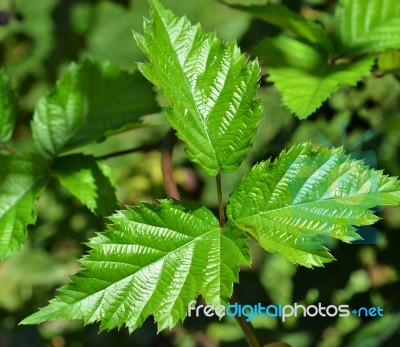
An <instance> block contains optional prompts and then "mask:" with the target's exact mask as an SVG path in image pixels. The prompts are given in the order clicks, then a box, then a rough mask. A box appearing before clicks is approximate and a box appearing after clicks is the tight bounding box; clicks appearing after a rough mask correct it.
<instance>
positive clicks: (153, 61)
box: [135, 0, 262, 175]
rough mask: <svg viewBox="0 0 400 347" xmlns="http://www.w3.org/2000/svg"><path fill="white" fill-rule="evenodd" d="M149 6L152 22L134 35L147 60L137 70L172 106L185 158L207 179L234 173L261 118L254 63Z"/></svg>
mask: <svg viewBox="0 0 400 347" xmlns="http://www.w3.org/2000/svg"><path fill="white" fill-rule="evenodd" d="M150 3H151V11H152V20H151V21H145V23H144V31H145V33H144V35H139V34H135V39H136V41H137V43H138V45H139V47H140V48H141V49H142V50H143V52H144V53H145V54H146V55H147V57H148V58H149V62H148V63H142V64H139V69H140V71H141V72H142V73H143V75H144V76H145V77H146V78H148V79H149V80H150V81H151V82H153V83H154V84H155V85H156V86H158V87H159V88H161V89H162V91H163V93H164V94H165V96H166V97H167V98H168V99H169V101H170V102H171V104H172V107H171V108H167V109H166V110H165V113H166V117H167V119H168V121H169V122H170V123H171V125H172V127H173V128H175V129H176V130H177V135H178V137H179V138H180V139H182V140H183V141H185V142H186V144H187V148H186V151H187V154H188V156H189V158H190V159H191V160H192V161H194V162H196V163H199V164H200V165H201V166H202V167H203V168H204V169H205V170H206V172H207V173H208V174H209V175H216V174H217V172H218V171H219V170H222V171H233V170H235V169H236V168H237V167H238V166H239V165H240V163H241V162H242V160H243V159H244V158H245V156H246V153H247V151H248V150H249V148H250V141H251V138H252V137H253V135H254V133H255V130H256V125H257V123H258V122H259V120H260V119H261V114H262V112H261V102H260V100H258V99H257V100H255V99H254V97H255V92H256V89H257V86H258V79H259V75H260V68H259V65H258V63H257V61H248V60H247V59H246V58H245V57H244V56H243V55H242V54H241V53H240V50H239V49H238V47H237V46H236V43H235V42H229V43H227V44H226V45H225V44H223V43H222V42H221V41H219V40H218V39H217V38H216V36H215V34H213V33H211V34H207V35H206V34H204V33H203V32H202V30H201V28H200V26H199V25H196V26H191V24H190V23H189V21H188V20H187V19H186V18H177V17H175V16H174V15H173V14H172V13H171V12H170V11H167V10H165V9H164V8H163V7H162V6H161V5H160V3H159V2H157V1H156V0H151V1H150Z"/></svg>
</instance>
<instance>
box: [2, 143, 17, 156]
mask: <svg viewBox="0 0 400 347" xmlns="http://www.w3.org/2000/svg"><path fill="white" fill-rule="evenodd" d="M1 149H2V150H3V151H6V152H10V153H11V154H17V151H16V150H14V149H12V148H10V147H8V146H6V145H2V146H1Z"/></svg>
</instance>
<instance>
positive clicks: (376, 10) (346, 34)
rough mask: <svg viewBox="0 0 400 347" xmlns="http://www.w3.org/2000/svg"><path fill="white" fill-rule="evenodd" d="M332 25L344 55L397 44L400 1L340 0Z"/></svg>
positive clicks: (381, 49)
mask: <svg viewBox="0 0 400 347" xmlns="http://www.w3.org/2000/svg"><path fill="white" fill-rule="evenodd" d="M334 28H335V34H336V36H337V39H338V40H339V44H340V46H341V47H340V51H341V53H342V54H345V55H355V54H360V53H369V52H381V51H384V50H386V49H388V48H400V1H398V0H340V1H339V3H338V4H337V6H336V11H335V16H334Z"/></svg>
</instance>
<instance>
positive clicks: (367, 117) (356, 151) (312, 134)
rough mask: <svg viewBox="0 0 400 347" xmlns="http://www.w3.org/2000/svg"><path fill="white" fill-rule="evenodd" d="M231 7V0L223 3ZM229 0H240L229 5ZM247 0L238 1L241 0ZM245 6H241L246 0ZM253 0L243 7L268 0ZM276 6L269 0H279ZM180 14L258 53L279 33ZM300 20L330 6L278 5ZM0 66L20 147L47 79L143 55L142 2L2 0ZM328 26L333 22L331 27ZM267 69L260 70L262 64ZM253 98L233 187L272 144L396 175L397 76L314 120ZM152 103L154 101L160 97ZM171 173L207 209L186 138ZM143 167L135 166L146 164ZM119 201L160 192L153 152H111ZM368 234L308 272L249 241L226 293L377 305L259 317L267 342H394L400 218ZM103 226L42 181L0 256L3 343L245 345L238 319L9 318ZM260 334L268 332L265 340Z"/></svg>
mask: <svg viewBox="0 0 400 347" xmlns="http://www.w3.org/2000/svg"><path fill="white" fill-rule="evenodd" d="M230 2H231V3H233V2H234V1H230ZM237 2H239V1H237ZM245 2H246V1H242V3H245ZM248 2H249V1H247V2H246V3H248ZM265 2H266V1H262V0H257V1H253V3H265ZM275 2H279V1H275ZM163 3H164V4H165V5H166V6H167V7H169V8H171V9H172V10H173V11H174V12H175V13H176V14H179V15H181V14H185V15H186V16H187V17H188V18H189V19H190V20H191V21H192V22H193V23H196V22H200V23H201V24H202V26H203V27H204V28H205V29H206V30H209V31H214V30H216V32H217V34H218V36H219V37H221V38H223V39H225V40H230V39H233V38H235V39H236V40H238V42H239V45H240V47H242V49H243V50H244V51H248V52H249V53H251V54H254V52H255V50H254V47H255V45H257V43H258V42H259V41H260V40H261V38H263V37H265V36H267V35H268V36H270V35H276V34H278V33H279V29H277V27H275V26H272V25H269V24H267V23H266V22H264V21H261V20H259V19H256V18H255V17H252V16H251V15H250V14H248V13H245V12H241V11H238V10H234V9H232V8H229V7H228V6H226V5H224V4H221V3H218V2H216V1H214V0H191V1H178V0H164V1H163ZM282 3H284V4H285V5H287V6H288V7H289V8H291V9H292V10H294V11H296V12H298V13H301V14H302V15H304V16H306V17H308V18H311V19H314V20H315V19H316V20H318V21H320V22H322V23H324V24H326V23H328V24H329V20H330V17H329V13H332V11H333V9H334V6H335V5H336V1H329V0H303V1H290V0H288V1H283V0H282ZM0 10H1V11H3V12H2V13H1V14H0V22H1V26H0V66H2V67H3V68H4V69H5V70H6V72H7V73H8V75H9V76H10V77H11V78H12V81H13V84H14V85H16V86H17V89H18V92H19V95H20V102H19V111H18V124H17V127H16V130H15V134H14V140H13V143H12V144H11V145H10V147H12V148H14V149H15V150H17V151H18V150H23V149H25V148H26V147H28V146H29V145H30V143H31V142H30V139H31V134H30V130H29V123H30V121H31V119H32V114H33V108H34V106H35V104H36V102H37V100H38V99H39V98H40V97H41V96H42V95H43V94H44V93H45V92H46V91H47V90H48V89H49V88H50V87H52V86H53V85H54V84H55V81H56V80H57V78H58V77H59V76H60V75H61V74H62V72H63V71H64V70H65V68H66V67H67V65H68V64H69V63H70V62H71V61H80V60H81V59H83V58H84V57H90V58H92V59H97V60H108V61H110V62H112V63H114V64H117V65H118V66H120V67H122V68H124V69H127V70H134V69H135V61H141V60H143V59H144V57H143V56H142V54H141V53H140V51H139V49H138V47H136V45H135V43H134V40H133V38H132V29H134V30H136V31H141V26H142V18H143V16H144V15H147V12H148V6H147V3H146V1H144V0H121V1H100V0H98V1H97V0H91V1H90V0H79V1H77V0H68V1H67V0H41V1H25V0H20V1H11V0H0ZM328 26H329V25H328ZM263 66H264V72H265V74H268V65H265V64H264V65H263ZM260 96H261V98H262V100H263V103H264V110H265V117H264V119H263V121H262V124H261V126H260V127H259V130H258V133H257V135H256V138H255V139H254V146H253V149H252V151H251V153H250V155H249V157H248V158H247V159H246V161H245V162H244V163H243V165H242V167H241V168H240V170H239V171H238V172H235V173H233V174H225V175H224V181H223V186H224V191H225V192H229V191H231V190H232V187H233V186H234V184H235V183H236V182H237V180H238V178H239V177H240V175H241V174H242V173H243V172H245V171H246V170H247V169H248V168H249V167H250V166H251V165H252V164H254V163H255V162H257V161H259V160H261V159H265V158H268V157H275V156H276V155H277V154H278V153H279V152H280V151H281V149H282V148H284V147H287V146H290V145H293V144H295V143H298V142H305V141H312V142H313V143H317V144H325V145H328V146H344V147H345V149H346V150H347V151H348V152H349V153H353V155H354V156H357V157H361V158H364V159H366V161H367V162H368V163H370V164H371V165H372V166H374V167H378V168H381V169H384V170H385V171H386V172H387V173H388V174H390V175H395V176H397V175H399V173H400V160H399V159H400V83H399V80H398V78H397V77H396V75H395V74H383V73H381V71H379V70H378V69H375V70H374V72H373V73H372V75H371V77H369V78H366V79H365V80H364V81H363V82H361V83H358V84H357V86H356V87H355V88H352V87H341V88H340V90H339V91H338V92H337V93H335V94H334V95H333V96H332V97H331V98H330V99H329V101H328V102H326V103H324V104H323V106H322V107H321V108H319V109H318V111H317V112H315V113H314V114H313V115H312V116H311V117H309V118H307V119H306V120H302V121H300V120H299V119H298V118H296V117H295V116H294V115H293V114H292V113H291V112H290V111H289V110H288V109H287V108H286V107H285V106H283V105H282V101H281V95H280V94H279V93H278V92H277V91H276V89H275V87H274V86H273V85H272V84H271V83H269V82H265V80H264V79H263V81H262V88H261V91H260ZM161 102H162V100H161ZM151 117H152V119H153V120H156V121H157V122H158V123H159V126H156V127H149V128H148V129H144V130H143V129H141V130H136V131H135V130H133V131H129V132H125V133H123V134H121V135H117V136H114V137H111V138H109V139H107V140H106V141H104V142H102V143H101V144H100V145H96V146H87V148H85V152H86V153H88V154H94V155H96V156H102V155H105V154H108V153H112V152H115V151H119V150H124V149H129V148H135V147H138V146H140V145H143V144H146V143H156V142H158V141H159V140H160V139H161V138H162V136H163V135H164V134H165V132H166V131H167V129H168V126H167V124H166V123H165V122H164V121H163V118H162V117H160V115H157V114H156V115H152V116H151ZM174 161H175V164H176V166H175V176H176V179H177V181H178V184H179V188H180V189H181V192H182V195H183V196H186V197H189V198H192V199H199V200H200V201H201V202H203V203H204V204H207V205H209V206H211V207H214V208H215V207H216V206H217V201H216V196H215V195H216V194H215V191H214V189H215V188H214V181H213V180H212V179H211V178H208V176H207V175H206V174H205V173H204V171H202V170H201V169H200V168H198V167H197V166H195V165H194V164H192V163H191V162H189V161H188V160H187V159H186V157H185V155H184V153H183V148H182V144H178V145H177V146H176V150H175V155H174ZM144 163H145V164H144ZM108 164H109V165H110V166H111V167H112V175H113V177H114V179H115V181H116V184H117V195H118V201H119V203H120V205H121V206H123V205H125V204H136V203H137V202H138V201H139V200H148V201H151V200H153V199H156V198H163V197H165V192H164V189H163V185H162V177H161V171H160V155H159V152H158V150H151V151H147V152H144V153H134V154H130V155H124V156H118V157H115V158H110V159H108ZM380 215H381V217H383V220H382V221H380V222H378V223H377V224H376V225H375V228H371V227H368V228H362V229H360V233H361V234H362V235H363V237H364V239H365V241H364V242H362V243H360V244H352V245H346V244H332V245H331V247H332V252H333V255H334V256H335V258H337V259H338V261H336V262H334V263H330V264H328V265H326V267H325V268H317V269H314V270H310V269H306V268H301V267H296V266H295V265H293V264H291V263H289V262H288V261H286V260H285V259H283V258H282V257H281V256H280V255H271V254H265V252H263V251H261V250H260V249H259V248H257V247H256V246H254V247H253V254H254V256H253V259H254V262H253V266H252V267H251V268H243V270H242V271H241V274H240V286H238V287H237V289H236V291H237V294H238V296H239V298H240V300H241V301H242V302H243V303H246V304H255V303H258V302H262V303H265V304H268V303H278V302H282V303H283V304H285V303H287V304H292V303H294V302H298V303H302V304H312V303H315V302H321V303H323V304H325V305H329V304H331V303H332V304H342V303H343V304H349V305H350V306H354V307H359V306H381V307H383V308H384V317H382V318H370V319H368V318H358V317H355V316H350V317H346V318H329V319H328V318H325V319H320V318H306V319H305V318H298V319H291V320H289V321H287V322H285V323H281V322H280V321H279V320H277V319H273V318H262V317H261V318H257V319H255V320H254V321H253V322H254V325H255V326H256V327H257V328H258V329H259V331H260V335H261V336H264V337H265V338H264V339H263V340H266V339H268V340H271V339H276V340H283V341H286V342H288V343H290V344H292V345H293V346H296V347H303V346H304V347H305V346H319V347H333V346H352V347H354V346H356V347H357V346H360V347H361V346H362V347H366V346H397V345H398V342H396V341H399V339H400V300H399V292H400V278H399V273H400V268H399V264H400V253H399V252H398V246H399V245H400V234H399V233H398V231H399V227H400V213H399V210H398V209H396V208H386V209H385V210H384V211H382V212H380ZM104 223H105V220H104V219H101V218H98V217H96V216H94V215H93V214H91V212H90V211H89V210H88V209H87V208H85V207H84V206H82V205H81V204H80V203H79V202H78V201H77V200H76V199H75V198H73V197H71V195H70V194H69V193H67V192H66V190H65V189H63V188H62V187H61V186H60V185H59V184H58V183H57V182H55V181H52V182H50V185H49V187H48V188H47V189H46V191H45V193H44V195H43V196H42V197H41V199H40V200H39V202H38V221H37V224H36V226H34V227H31V228H30V233H29V240H28V242H27V244H26V246H25V247H24V249H23V251H21V252H19V253H17V254H15V255H13V256H12V257H11V258H10V259H8V260H7V261H5V262H2V263H0V346H1V347H9V346H10V347H11V346H12V347H23V346H29V347H32V346H54V347H64V346H68V347H92V346H96V347H97V346H99V347H101V346H121V347H122V346H135V347H136V346H137V347H141V346H146V347H147V346H157V347H160V346H179V347H190V346H207V347H212V346H243V345H244V344H245V342H244V340H243V336H242V333H241V331H240V329H239V328H238V327H237V326H236V323H235V322H234V320H230V319H226V318H225V319H223V320H222V321H221V322H218V321H217V320H214V319H209V318H188V319H186V320H185V322H184V324H182V325H180V326H178V327H176V328H175V329H173V330H172V331H170V332H166V333H162V334H159V335H156V328H155V325H154V324H153V322H151V321H147V322H146V323H145V325H144V326H143V327H142V328H141V329H140V330H138V331H137V332H135V333H133V334H132V335H130V336H129V335H128V333H127V331H126V330H122V331H120V332H118V331H112V332H108V333H106V332H103V333H98V327H97V326H96V325H91V326H87V327H83V326H82V324H81V323H80V322H79V321H74V322H68V321H64V320H59V321H55V322H49V323H46V324H43V325H42V326H40V327H36V326H18V322H19V321H21V319H22V318H24V317H26V316H27V315H28V314H30V313H32V312H34V311H35V310H36V309H37V307H39V306H42V305H43V303H44V302H45V301H46V300H48V299H50V298H51V297H53V296H54V289H55V287H58V286H60V285H61V284H64V283H66V282H67V280H68V274H71V273H74V272H76V271H77V270H78V264H77V262H76V259H77V258H78V257H79V256H80V255H82V254H83V253H84V252H85V251H86V250H87V249H86V247H85V245H84V244H83V242H85V241H87V240H88V238H89V237H91V236H93V235H94V233H95V232H96V231H101V230H103V229H104ZM267 337H268V338H267Z"/></svg>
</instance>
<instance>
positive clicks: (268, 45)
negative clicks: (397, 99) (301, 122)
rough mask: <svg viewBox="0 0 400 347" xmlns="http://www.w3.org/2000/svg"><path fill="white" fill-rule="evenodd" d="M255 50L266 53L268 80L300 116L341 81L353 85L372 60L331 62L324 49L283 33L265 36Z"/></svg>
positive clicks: (304, 115) (320, 100) (370, 65)
mask: <svg viewBox="0 0 400 347" xmlns="http://www.w3.org/2000/svg"><path fill="white" fill-rule="evenodd" d="M256 51H257V53H259V54H260V55H262V56H265V60H266V65H267V66H268V72H269V77H268V80H269V81H271V82H274V83H275V87H276V88H277V89H278V91H279V92H280V93H281V94H282V96H283V103H284V104H285V105H286V106H287V107H288V108H289V109H290V110H291V111H292V112H294V113H295V114H296V115H297V116H298V117H299V118H300V119H305V118H307V117H308V116H310V115H311V114H312V113H313V112H314V111H315V110H316V109H318V108H319V107H320V106H321V104H322V103H323V102H324V101H325V100H327V99H328V98H329V96H330V95H331V94H332V93H333V92H335V91H336V90H338V88H339V86H340V85H345V84H346V85H351V86H354V85H356V84H357V82H358V81H360V80H361V79H362V77H363V76H366V75H368V74H369V73H370V70H371V67H372V64H373V62H374V58H373V57H369V56H366V57H364V58H361V59H360V60H358V61H355V62H353V63H339V64H335V63H333V62H332V63H330V62H329V60H328V56H327V54H326V53H325V52H324V51H323V50H321V49H319V48H318V47H316V46H312V45H310V44H307V43H304V42H301V41H298V40H296V39H293V38H291V37H289V36H284V35H282V36H278V37H275V38H266V39H264V40H263V41H262V42H261V43H260V44H259V45H258V46H257V47H256Z"/></svg>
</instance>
